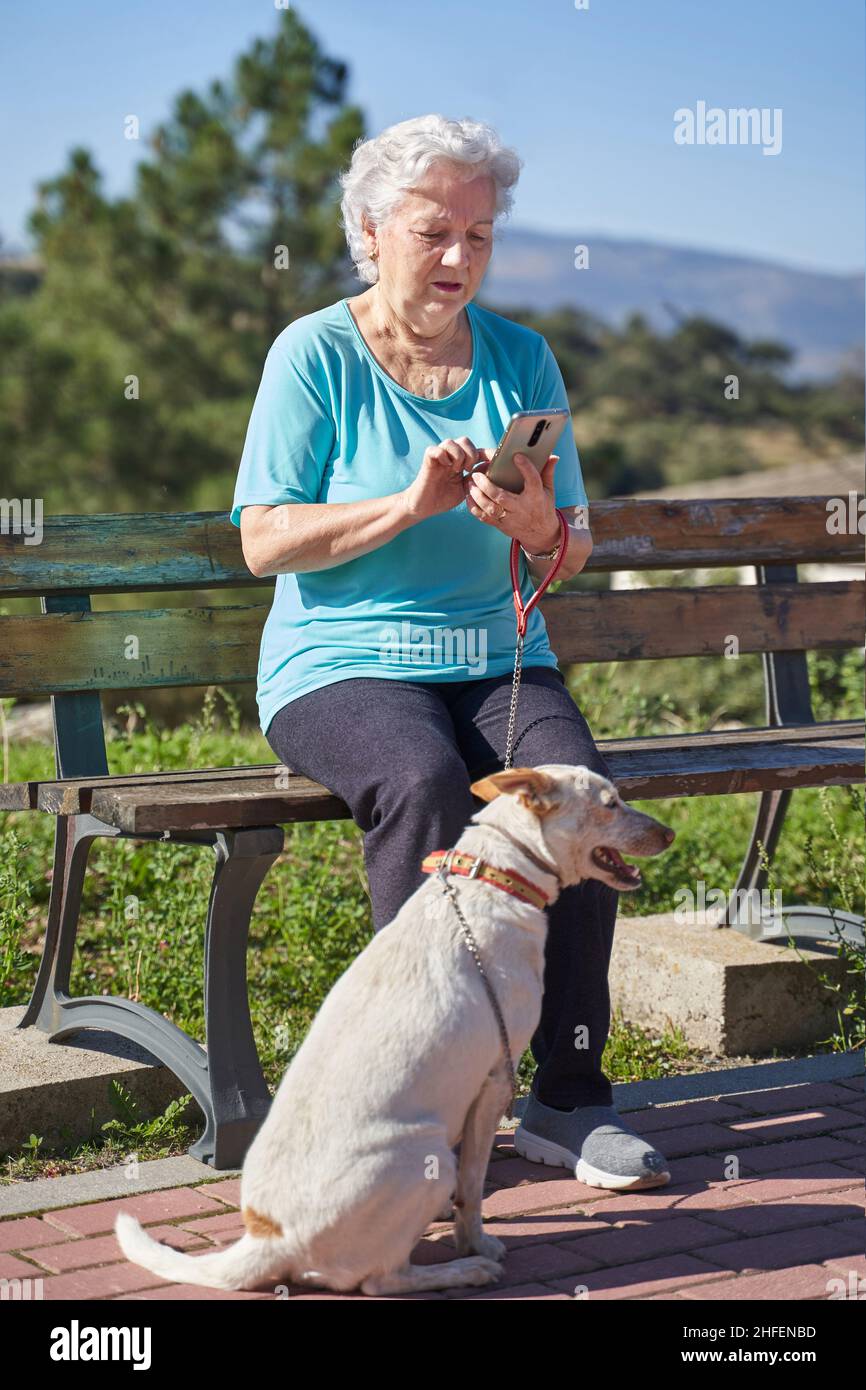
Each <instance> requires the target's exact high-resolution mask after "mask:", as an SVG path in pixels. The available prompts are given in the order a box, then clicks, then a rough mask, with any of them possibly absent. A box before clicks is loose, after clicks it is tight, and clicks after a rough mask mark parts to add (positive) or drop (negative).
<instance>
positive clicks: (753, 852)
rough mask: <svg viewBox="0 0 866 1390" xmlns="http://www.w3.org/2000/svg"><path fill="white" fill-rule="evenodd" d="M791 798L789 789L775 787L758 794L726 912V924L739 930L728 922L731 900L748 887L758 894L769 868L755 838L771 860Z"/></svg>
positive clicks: (764, 886)
mask: <svg viewBox="0 0 866 1390" xmlns="http://www.w3.org/2000/svg"><path fill="white" fill-rule="evenodd" d="M790 800H791V792H790V790H779V789H776V790H774V791H769V792H762V793H761V799H760V801H759V802H758V809H757V811H756V813H755V823H754V825H753V826H752V838H751V840H750V841H749V848H748V849H747V851H746V857H745V859H744V860H743V866H742V868H741V869H740V874H739V877H738V879H737V882H736V884H735V885H734V891H733V895H732V899H731V898H729V900H728V909H727V913H726V915H725V925H726V926H733V927H735V928H736V929H737V930H738V931H744V930H745V928H744V926H743V925H742V924H738V923H736V922H734V923H731V922H730V921H728V917H729V916H730V911H731V901H732V900H733V902H734V903H738V902H739V901H740V896H739V895H740V894H741V893H742V892H743V891H745V892H750V890H753V889H754V890H755V892H758V893H760V892H761V890H762V889H763V888H766V886H767V874H768V870H767V869H766V868H765V867H764V866H763V865H762V864H761V855H760V850H759V849H758V840H760V841H761V844H762V845H763V846H764V849H765V850H766V853H767V859H768V860H769V862H770V863H772V861H773V855H774V854H775V851H776V845H777V844H778V843H779V835H780V834H781V831H782V826H783V824H784V822H785V816H786V814H787V811H788V803H789V801H790Z"/></svg>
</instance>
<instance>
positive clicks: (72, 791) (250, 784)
mask: <svg viewBox="0 0 866 1390" xmlns="http://www.w3.org/2000/svg"><path fill="white" fill-rule="evenodd" d="M863 732H864V726H863V723H862V721H856V720H851V721H846V722H845V723H844V725H840V724H834V725H829V726H828V725H820V724H819V725H811V726H803V727H802V728H798V729H796V730H788V729H772V730H758V729H750V730H737V729H731V730H722V731H720V732H719V733H710V734H688V735H684V736H682V737H680V736H679V735H663V736H660V737H658V738H647V739H601V740H599V742H598V746H599V749H600V750H601V752H602V754H603V755H604V757H605V758H606V760H607V762H608V764H609V766H610V768H611V772H612V774H613V776H614V779H615V781H616V782H617V785H618V786H619V787H620V789H621V791H622V793H623V795H624V796H627V797H628V798H629V799H631V800H635V799H657V798H659V797H665V796H710V795H718V794H722V793H731V792H753V791H764V790H769V789H771V788H774V787H791V788H794V787H806V786H836V785H841V784H843V783H856V782H863V781H864V780H866V774H864V742H863ZM265 767H266V769H267V770H266V771H264V770H263V769H262V768H252V767H251V768H244V769H240V768H235V769H231V770H230V771H231V773H232V774H234V775H231V776H226V777H214V776H210V777H209V778H207V779H204V778H198V779H196V778H194V777H187V778H186V779H185V780H181V779H182V778H183V776H184V775H183V774H175V775H174V777H175V780H172V781H169V780H167V775H165V774H160V773H154V774H145V775H142V776H141V777H140V778H139V780H138V781H137V782H134V783H133V782H131V781H129V780H127V781H126V783H125V784H124V782H123V779H120V778H112V779H110V780H109V781H105V780H101V781H93V780H91V781H90V783H89V784H88V785H82V783H81V782H74V783H63V782H60V783H58V782H54V783H51V782H45V783H42V784H38V805H39V809H41V810H44V811H46V812H49V813H53V814H72V813H73V812H74V811H75V812H78V811H81V812H84V811H89V812H91V813H92V814H93V815H95V816H98V817H99V818H100V819H101V820H104V821H106V822H107V823H109V824H111V825H117V826H118V827H119V828H120V829H122V830H125V831H127V832H128V833H131V834H135V833H136V831H142V832H144V831H146V832H152V831H160V830H166V829H171V830H206V829H218V828H221V827H223V826H236V827H237V826H252V825H269V824H272V823H276V824H282V823H288V822H292V821H309V820H330V819H335V820H339V819H346V818H347V817H349V816H350V813H349V811H348V808H347V807H346V806H345V803H344V802H342V801H341V800H340V799H339V797H336V796H334V795H333V794H332V793H331V792H329V791H328V790H327V788H324V787H321V786H319V785H318V784H317V783H315V782H311V781H310V780H309V779H308V778H306V777H302V776H301V775H300V774H296V773H289V774H288V776H287V778H286V780H287V787H286V788H285V789H277V788H276V787H275V774H276V771H277V769H278V768H279V767H280V764H277V763H273V764H267V765H265ZM241 774H242V775H241ZM24 785H27V784H24Z"/></svg>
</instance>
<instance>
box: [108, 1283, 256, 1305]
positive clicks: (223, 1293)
mask: <svg viewBox="0 0 866 1390" xmlns="http://www.w3.org/2000/svg"><path fill="white" fill-rule="evenodd" d="M214 1299H218V1300H220V1301H221V1302H222V1301H225V1300H226V1299H229V1300H233V1301H235V1302H239V1301H241V1300H243V1301H245V1302H249V1300H250V1299H253V1300H256V1301H258V1302H259V1303H260V1302H261V1301H262V1300H263V1299H267V1300H268V1302H270V1303H273V1302H275V1299H274V1295H273V1294H272V1293H255V1292H251V1291H249V1290H247V1289H203V1288H200V1287H199V1286H198V1285H197V1284H160V1286H159V1288H158V1289H142V1290H141V1292H140V1293H124V1294H119V1295H116V1296H115V1297H114V1298H110V1299H109V1300H108V1301H109V1302H111V1303H151V1302H170V1303H181V1302H188V1301H189V1302H203V1301H205V1300H206V1301H208V1302H211V1301H213V1300H214Z"/></svg>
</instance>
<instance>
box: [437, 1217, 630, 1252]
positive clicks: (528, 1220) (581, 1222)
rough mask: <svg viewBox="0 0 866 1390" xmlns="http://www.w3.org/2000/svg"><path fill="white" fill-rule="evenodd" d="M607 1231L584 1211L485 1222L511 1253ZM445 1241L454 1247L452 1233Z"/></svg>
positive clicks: (492, 1233) (604, 1226)
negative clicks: (513, 1250) (526, 1246)
mask: <svg viewBox="0 0 866 1390" xmlns="http://www.w3.org/2000/svg"><path fill="white" fill-rule="evenodd" d="M607 1229H608V1225H607V1223H606V1222H605V1221H595V1220H593V1219H592V1217H590V1216H587V1215H584V1213H583V1212H582V1211H562V1212H559V1211H557V1212H550V1213H549V1214H547V1215H540V1216H515V1217H512V1218H511V1219H510V1220H508V1221H485V1222H484V1233H485V1235H489V1236H498V1237H499V1239H500V1240H502V1241H504V1242H505V1244H506V1245H507V1246H508V1248H509V1249H510V1250H511V1249H519V1248H521V1247H522V1246H524V1245H533V1244H537V1243H541V1242H550V1241H557V1240H561V1239H563V1238H564V1237H565V1236H569V1237H571V1238H572V1239H577V1237H579V1236H582V1235H585V1234H588V1233H589V1232H591V1231H604V1230H607ZM442 1240H444V1242H445V1243H447V1244H448V1245H449V1246H452V1247H453V1244H454V1239H453V1234H452V1233H451V1231H450V1230H449V1233H448V1235H446V1236H445V1237H442V1238H440V1242H441V1241H442ZM413 1259H414V1256H413Z"/></svg>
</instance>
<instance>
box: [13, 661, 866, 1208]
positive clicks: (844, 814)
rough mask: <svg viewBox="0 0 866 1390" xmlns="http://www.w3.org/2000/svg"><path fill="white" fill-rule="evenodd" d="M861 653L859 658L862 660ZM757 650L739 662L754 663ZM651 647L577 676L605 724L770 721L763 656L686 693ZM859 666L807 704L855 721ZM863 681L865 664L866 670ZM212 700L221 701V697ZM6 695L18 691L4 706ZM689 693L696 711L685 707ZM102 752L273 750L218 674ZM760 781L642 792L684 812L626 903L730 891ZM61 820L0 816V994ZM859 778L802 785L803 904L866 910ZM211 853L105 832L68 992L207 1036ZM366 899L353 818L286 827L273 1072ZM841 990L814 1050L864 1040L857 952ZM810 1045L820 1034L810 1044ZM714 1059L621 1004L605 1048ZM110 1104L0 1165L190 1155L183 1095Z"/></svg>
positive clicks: (25, 977) (646, 727) (271, 1030)
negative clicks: (696, 793) (731, 681)
mask: <svg viewBox="0 0 866 1390" xmlns="http://www.w3.org/2000/svg"><path fill="white" fill-rule="evenodd" d="M857 655H858V654H852V656H857ZM745 660H746V659H744V661H745ZM664 664H666V663H655V664H654V666H653V667H652V668H644V669H642V670H641V673H640V676H639V677H638V675H637V673H636V672H635V669H634V667H629V666H628V665H627V664H623V665H615V664H611V665H610V666H609V667H604V666H594V667H591V668H586V669H583V670H573V671H571V672H570V673H569V685H570V689H571V692H572V694H573V695H574V698H575V699H576V701H577V703H578V704H579V705H580V707H581V709H582V710H583V711H584V713H585V714H586V717H587V719H588V720H589V722H590V726H591V727H592V729H593V732H594V734H595V736H596V738H603V737H610V736H614V735H615V734H618V735H622V736H628V735H630V734H635V733H661V732H670V731H671V730H672V729H673V728H675V727H677V725H678V724H679V726H680V727H687V728H692V729H698V728H704V727H711V726H712V724H713V723H715V722H718V721H719V720H720V719H722V718H730V717H733V716H732V714H731V710H730V708H729V706H735V707H736V710H737V717H740V718H743V719H744V721H745V722H751V723H756V724H759V723H761V722H762V714H761V708H760V701H761V682H760V669H759V668H755V669H753V670H751V671H749V670H746V669H744V670H743V671H742V672H740V673H738V681H737V683H736V689H732V690H731V692H730V694H731V699H730V700H727V701H726V700H725V699H724V698H722V695H723V693H724V692H723V690H722V688H721V687H720V684H719V682H718V680H716V681H714V682H713V681H712V680H710V678H709V677H708V675H707V671H706V669H705V666H704V665H703V664H702V669H694V670H693V672H692V676H691V684H690V682H689V680H686V679H685V678H684V677H683V664H682V663H679V664H678V667H677V669H678V670H679V672H680V677H679V680H678V682H677V684H676V686H674V689H675V690H676V692H677V693H676V695H675V696H674V695H672V694H671V693H670V691H669V690H668V689H667V688H666V687H665V686H664V684H663V683H662V682H660V681H659V678H658V676H659V673H658V670H657V668H658V667H660V666H662V665H664ZM855 668H856V663H855V662H854V661H853V660H850V659H849V658H848V657H846V658H842V659H840V658H833V659H832V660H828V659H822V660H821V662H820V663H818V664H815V665H813V667H812V669H811V675H812V680H813V700H814V704H815V709H816V713H818V712H819V711H820V714H819V717H820V718H834V717H835V718H840V717H849V718H851V717H855V714H856V708H857V706H856V703H855V700H856V699H857V698H859V696H857V695H855V691H856V690H857V684H856V678H855ZM860 681H861V683H862V675H861V676H860ZM218 699H219V700H220V701H221V702H222V705H221V706H220V707H218V704H217V701H218ZM5 703H6V705H7V707H8V705H9V704H10V702H9V701H7V702H5ZM689 707H691V709H692V710H695V709H697V710H698V711H699V714H698V715H697V716H693V717H692V718H691V720H689V721H688V722H686V721H687V719H688V711H689ZM109 734H110V741H109V760H110V766H111V768H112V771H114V772H133V771H165V770H171V769H175V768H184V767H192V766H225V767H231V766H240V765H243V764H247V763H251V762H252V763H264V762H272V761H273V754H272V753H271V750H270V748H269V747H268V745H267V743H266V742H265V740H264V739H263V738H262V736H261V735H260V734H259V733H258V732H257V731H256V732H250V731H249V730H245V729H244V728H242V726H241V720H240V714H239V709H238V705H237V702H236V701H235V699H234V698H233V696H231V695H230V694H229V693H228V692H226V691H224V690H222V689H219V688H216V689H214V688H209V689H208V691H207V692H206V695H205V698H204V701H203V705H202V710H201V714H200V715H199V716H198V717H196V718H194V719H192V720H190V721H188V722H186V723H184V724H180V725H177V726H173V727H165V726H160V725H157V724H156V723H155V722H154V721H152V720H151V719H149V718H148V717H147V714H146V710H145V707H144V705H143V704H140V703H135V704H132V705H126V706H123V707H121V708H120V709H119V710H118V711H117V714H116V716H115V718H114V719H113V720H112V721H111V724H110V728H109ZM53 771H54V770H53V763H52V753H51V749H50V747H49V746H48V745H47V744H42V743H38V742H33V741H21V742H19V743H18V745H17V746H16V745H15V744H14V743H13V745H12V746H11V748H10V768H9V778H10V780H11V781H20V780H25V779H27V778H37V777H43V778H45V777H51V776H53ZM756 800H757V798H756V797H754V796H735V797H707V798H692V799H672V800H669V801H663V802H643V803H642V802H638V803H636V804H637V805H639V806H641V807H642V808H643V809H646V810H648V811H650V812H651V814H653V815H656V816H658V817H659V818H660V819H661V820H664V821H666V822H667V823H668V824H670V825H672V826H673V827H674V829H676V831H677V839H676V840H675V842H674V844H673V846H672V847H671V849H670V850H669V851H668V852H667V853H666V854H665V855H663V856H661V857H660V858H659V859H657V860H650V861H647V863H646V865H645V866H644V868H643V882H644V886H643V888H642V890H641V891H640V892H639V893H638V894H636V895H634V896H629V895H626V894H623V895H622V896H621V899H620V904H621V906H620V911H621V913H622V914H623V915H624V914H627V913H640V914H641V915H644V914H647V913H652V912H660V911H664V910H668V909H670V908H671V907H672V906H673V905H674V894H675V893H676V892H677V890H680V889H682V887H683V885H693V884H695V883H696V880H697V879H698V877H700V878H702V879H703V880H704V882H705V884H706V885H707V886H708V887H710V886H717V887H723V888H725V889H727V888H728V887H730V886H731V885H732V884H733V882H734V879H735V877H736V874H737V871H738V869H739V865H740V861H741V858H742V855H743V852H744V850H745V847H746V844H747V843H748V836H749V833H750V831H751V824H752V819H753V815H754V808H755V804H756ZM53 831H54V823H53V819H52V818H51V817H48V816H42V815H36V814H33V813H5V814H0V1006H8V1005H12V1004H19V1005H20V1004H23V1003H25V1002H26V1001H27V999H28V998H29V995H30V991H31V989H32V986H33V982H34V979H35V975H36V970H37V967H38V962H39V956H40V951H41V941H42V934H43V931H44V923H45V916H46V912H47V904H48V896H49V892H50V877H51V870H50V865H51V850H52V843H53ZM863 860H864V854H863V793H862V790H861V789H860V788H846V787H837V788H829V789H826V788H825V789H815V790H812V789H804V790H802V791H798V792H797V794H796V795H795V796H794V797H793V799H792V802H791V807H790V810H789V814H788V819H787V821H786V824H785V829H784V831H783V834H782V839H781V842H780V844H779V847H778V849H777V853H776V856H775V861H774V864H773V866H772V871H773V880H772V882H771V890H772V886H773V884H775V886H778V885H780V884H781V885H783V886H784V894H783V899H784V901H785V902H786V903H796V902H810V903H825V904H826V905H828V906H831V907H832V906H838V907H842V908H846V909H847V910H849V911H854V912H860V913H862V912H863V882H862V879H863V873H862V871H863ZM212 868H213V856H212V852H211V851H209V850H208V849H206V848H199V847H195V846H186V845H175V844H161V845H153V844H150V843H147V842H144V843H140V842H135V841H133V840H129V839H116V840H104V839H98V840H96V841H95V843H94V846H93V849H92V852H91V856H90V860H89V865H88V874H87V877H86V880H85V887H84V895H83V902H82V914H81V920H82V930H81V933H80V937H79V942H78V948H77V950H76V953H75V959H74V964H73V971H72V991H73V993H74V994H101V993H106V994H117V995H122V996H124V997H127V998H131V999H140V1000H142V1001H144V1002H146V1003H147V1004H149V1005H150V1006H151V1007H153V1008H156V1009H158V1010H159V1011H160V1012H162V1013H164V1014H165V1015H166V1016H167V1017H169V1018H171V1019H172V1020H173V1021H174V1022H175V1023H177V1024H178V1026H179V1027H181V1028H183V1029H184V1030H185V1031H186V1032H188V1033H190V1034H191V1035H192V1036H194V1037H203V1035H204V1020H203V1000H202V993H201V981H202V970H203V931H202V927H203V922H204V918H205V912H206V907H207V900H208V894H209V890H210V883H211V876H212ZM371 936H372V929H371V921H370V904H369V898H368V894H367V888H366V877H365V873H364V868H363V854H362V835H361V832H360V830H359V829H358V827H357V826H355V825H354V823H353V822H352V821H350V820H345V821H332V822H327V823H316V824H309V825H304V824H300V825H289V826H287V827H286V843H285V849H284V851H283V853H282V854H281V856H280V857H279V859H278V860H277V862H276V863H275V864H274V866H273V868H272V869H271V871H270V873H269V874H268V876H267V878H266V880H265V882H264V884H263V885H262V888H261V890H260V893H259V896H258V900H257V902H256V907H255V910H254V913H253V918H252V922H251V926H250V950H249V953H248V976H249V997H250V1008H251V1014H252V1020H253V1029H254V1032H255V1037H256V1043H257V1046H258V1049H259V1055H260V1058H261V1062H262V1067H263V1070H264V1073H265V1076H266V1078H267V1080H268V1083H269V1084H270V1085H271V1086H272V1087H274V1086H276V1084H277V1082H278V1081H279V1079H280V1077H281V1076H282V1074H283V1072H284V1071H285V1068H286V1066H287V1065H288V1063H289V1061H290V1060H291V1058H292V1056H293V1055H294V1053H295V1052H296V1051H297V1048H298V1047H299V1045H300V1043H301V1041H302V1040H303V1038H304V1036H305V1034H306V1032H307V1029H308V1028H309V1025H310V1022H311V1021H312V1018H313V1017H314V1015H315V1013H316V1011H317V1009H318V1007H319V1005H320V1004H321V1002H322V1000H323V999H324V997H325V995H326V994H327V992H328V990H329V989H330V988H331V986H332V985H333V984H334V982H335V981H336V980H337V979H338V978H339V977H340V975H341V974H342V973H343V971H344V970H345V969H346V968H347V967H348V965H349V964H350V963H351V961H352V960H353V959H354V957H355V956H356V955H357V954H358V952H359V951H360V950H362V949H363V947H364V946H365V945H366V943H367V942H368V941H369V940H370V939H371ZM849 967H850V968H849V977H848V979H847V980H846V982H845V983H844V985H832V984H831V983H830V982H829V981H826V985H827V988H833V989H835V990H836V992H837V998H836V1017H837V1028H836V1031H835V1032H834V1033H833V1034H832V1035H831V1036H829V1037H828V1038H827V1039H825V1040H823V1042H822V1044H821V1047H822V1049H824V1050H827V1051H836V1050H841V1049H847V1048H850V1047H855V1046H861V1045H862V1044H863V1041H864V1017H863V1004H862V977H863V961H862V957H861V958H859V959H858V958H857V957H856V953H854V955H853V956H852V957H851V959H850V961H849ZM813 1050H814V1049H813ZM708 1060H709V1059H708V1057H707V1055H706V1054H705V1053H702V1052H700V1051H698V1050H696V1049H694V1048H692V1047H690V1046H689V1045H688V1044H687V1042H686V1040H685V1039H684V1037H683V1036H682V1034H681V1033H678V1032H677V1031H676V1030H675V1029H673V1028H671V1027H669V1028H667V1029H666V1030H665V1031H664V1032H662V1033H660V1034H658V1035H653V1034H651V1033H647V1032H645V1031H644V1030H642V1029H640V1028H637V1027H635V1026H633V1025H630V1024H629V1023H628V1022H627V1021H625V1020H623V1019H622V1018H620V1017H618V1016H615V1017H614V1019H613V1021H612V1026H611V1031H610V1036H609V1040H608V1044H607V1049H606V1052H605V1057H604V1067H605V1071H606V1073H607V1075H608V1076H609V1077H610V1078H611V1079H612V1080H614V1081H631V1080H641V1079H648V1078H653V1077H660V1076H665V1075H670V1074H674V1073H677V1072H686V1071H700V1070H704V1069H705V1068H706V1066H707V1064H708ZM533 1070H534V1062H533V1060H532V1057H531V1054H530V1053H529V1052H528V1051H527V1053H526V1055H525V1056H524V1057H523V1059H522V1060H521V1063H520V1066H519V1070H518V1082H519V1088H520V1089H521V1090H523V1091H525V1090H526V1089H527V1088H528V1084H529V1080H530V1078H531V1075H532V1072H533ZM111 1101H112V1107H113V1109H114V1112H115V1116H114V1119H112V1120H110V1121H108V1122H107V1123H106V1124H103V1125H100V1126H97V1125H96V1124H95V1122H94V1124H93V1125H92V1129H91V1134H90V1136H89V1137H88V1139H87V1141H86V1142H82V1143H76V1142H74V1141H73V1140H72V1138H71V1136H67V1137H66V1139H64V1140H62V1141H61V1142H60V1143H59V1144H55V1145H54V1146H53V1147H52V1146H50V1145H48V1144H46V1143H45V1141H44V1139H43V1138H42V1137H41V1136H36V1135H34V1136H31V1140H30V1142H29V1143H28V1144H27V1145H25V1146H24V1148H23V1149H22V1150H20V1151H19V1152H17V1153H12V1154H7V1155H5V1156H3V1157H2V1173H0V1181H4V1182H11V1181H21V1180H22V1179H25V1180H26V1179H30V1178H34V1177H39V1176H52V1175H55V1174H57V1173H61V1172H77V1171H82V1170H83V1169H85V1168H92V1167H106V1166H116V1165H117V1164H118V1163H119V1162H121V1163H122V1162H125V1161H127V1159H128V1157H129V1155H130V1154H131V1153H132V1154H135V1155H136V1156H137V1157H138V1158H139V1159H144V1158H151V1157H159V1156H164V1155H165V1154H167V1153H183V1152H185V1150H186V1149H187V1148H188V1147H189V1144H190V1143H191V1142H192V1140H193V1139H194V1138H195V1137H196V1134H197V1129H196V1128H190V1122H189V1117H188V1115H187V1114H186V1111H187V1109H188V1098H187V1101H186V1102H172V1104H171V1105H170V1106H169V1107H168V1109H167V1110H166V1112H165V1114H164V1115H163V1116H159V1117H157V1118H156V1119H152V1120H142V1119H141V1118H140V1116H139V1115H138V1112H137V1109H136V1105H135V1102H134V1101H133V1099H132V1097H131V1096H130V1095H129V1094H128V1093H127V1092H125V1091H124V1090H123V1088H121V1087H119V1086H118V1085H117V1084H116V1083H113V1084H112V1090H111Z"/></svg>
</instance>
